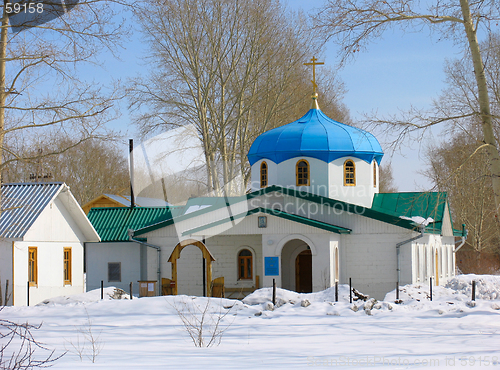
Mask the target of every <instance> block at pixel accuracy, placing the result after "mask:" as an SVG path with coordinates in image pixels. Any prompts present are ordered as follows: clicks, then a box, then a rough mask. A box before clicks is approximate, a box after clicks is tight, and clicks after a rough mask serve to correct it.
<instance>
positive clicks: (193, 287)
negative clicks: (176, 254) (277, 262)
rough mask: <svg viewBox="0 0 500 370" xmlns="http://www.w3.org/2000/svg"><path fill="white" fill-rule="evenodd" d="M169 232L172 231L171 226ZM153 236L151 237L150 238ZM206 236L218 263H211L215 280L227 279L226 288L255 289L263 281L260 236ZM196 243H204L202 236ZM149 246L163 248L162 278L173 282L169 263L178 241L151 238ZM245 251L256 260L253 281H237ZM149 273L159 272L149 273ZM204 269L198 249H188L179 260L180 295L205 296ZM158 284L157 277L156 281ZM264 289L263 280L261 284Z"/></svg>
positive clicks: (206, 240) (198, 237) (225, 280)
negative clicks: (240, 253) (258, 279)
mask: <svg viewBox="0 0 500 370" xmlns="http://www.w3.org/2000/svg"><path fill="white" fill-rule="evenodd" d="M168 228H173V225H172V226H168ZM149 234H150V233H148V235H149ZM204 236H205V238H206V239H205V245H206V247H207V248H208V250H209V251H210V253H212V255H213V256H214V258H215V261H214V262H213V263H212V279H215V278H217V277H220V276H224V283H225V286H226V287H230V288H238V287H245V288H246V287H254V286H255V280H256V276H257V275H259V277H260V278H261V279H262V248H261V236H260V235H216V236H213V237H210V236H209V235H208V233H207V234H205V235H204ZM193 239H195V240H200V241H201V240H202V239H203V236H196V237H194V238H193ZM148 243H151V244H154V245H158V246H161V247H162V250H161V261H162V264H161V274H162V277H164V278H168V279H171V278H172V268H171V263H170V262H168V259H169V257H170V255H171V253H172V251H173V250H174V248H175V246H176V245H177V243H178V239H177V238H175V237H170V238H163V237H158V236H155V237H152V236H151V237H148ZM242 249H248V250H250V251H251V252H252V257H253V276H252V280H238V270H237V263H238V253H239V251H241V250H242ZM149 271H156V269H150V270H149ZM202 272H203V266H202V253H201V251H200V249H199V248H197V247H195V246H187V247H185V248H184V249H183V250H182V252H181V256H180V258H179V260H178V265H177V276H178V293H179V294H194V295H202V293H203V275H202ZM153 280H156V277H155V278H154V279H153ZM261 285H262V280H261Z"/></svg>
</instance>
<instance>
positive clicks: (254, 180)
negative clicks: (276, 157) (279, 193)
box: [250, 159, 278, 191]
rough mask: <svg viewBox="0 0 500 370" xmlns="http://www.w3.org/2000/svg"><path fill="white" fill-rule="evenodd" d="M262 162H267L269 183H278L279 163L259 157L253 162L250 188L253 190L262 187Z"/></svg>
mask: <svg viewBox="0 0 500 370" xmlns="http://www.w3.org/2000/svg"><path fill="white" fill-rule="evenodd" d="M262 162H266V164H267V185H268V186H269V185H277V182H278V165H277V164H276V163H275V162H273V161H271V160H269V159H259V160H258V161H257V162H255V163H254V164H253V166H252V169H251V175H250V181H251V183H250V188H251V189H252V191H255V190H259V189H260V166H261V164H262Z"/></svg>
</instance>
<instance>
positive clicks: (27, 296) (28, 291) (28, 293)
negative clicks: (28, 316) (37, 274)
mask: <svg viewBox="0 0 500 370" xmlns="http://www.w3.org/2000/svg"><path fill="white" fill-rule="evenodd" d="M27 286H28V290H27V293H26V306H29V305H30V282H29V281H28V284H27Z"/></svg>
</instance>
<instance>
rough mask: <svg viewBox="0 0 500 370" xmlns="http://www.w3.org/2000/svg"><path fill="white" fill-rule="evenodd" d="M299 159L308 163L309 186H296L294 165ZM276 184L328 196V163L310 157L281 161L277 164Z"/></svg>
mask: <svg viewBox="0 0 500 370" xmlns="http://www.w3.org/2000/svg"><path fill="white" fill-rule="evenodd" d="M300 160H306V161H307V162H308V163H309V179H310V185H309V186H297V177H296V166H297V163H298V162H299V161H300ZM276 185H279V186H282V187H284V188H291V189H295V190H300V191H305V192H308V193H311V194H317V195H322V196H325V197H326V196H328V164H327V163H325V162H323V161H321V160H319V159H316V158H310V157H297V158H291V159H288V160H286V161H283V162H281V163H280V164H278V173H277V179H276Z"/></svg>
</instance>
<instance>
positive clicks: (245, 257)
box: [238, 249, 253, 279]
mask: <svg viewBox="0 0 500 370" xmlns="http://www.w3.org/2000/svg"><path fill="white" fill-rule="evenodd" d="M252 278H253V275H252V252H250V251H249V250H248V249H243V250H242V251H241V252H240V253H238V279H252Z"/></svg>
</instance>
